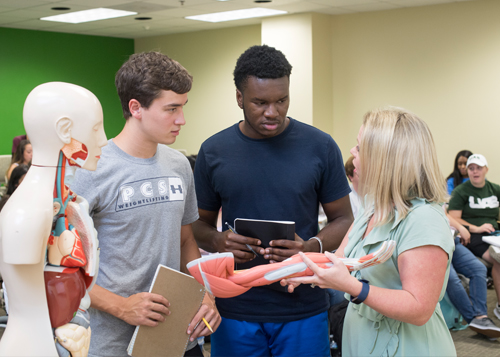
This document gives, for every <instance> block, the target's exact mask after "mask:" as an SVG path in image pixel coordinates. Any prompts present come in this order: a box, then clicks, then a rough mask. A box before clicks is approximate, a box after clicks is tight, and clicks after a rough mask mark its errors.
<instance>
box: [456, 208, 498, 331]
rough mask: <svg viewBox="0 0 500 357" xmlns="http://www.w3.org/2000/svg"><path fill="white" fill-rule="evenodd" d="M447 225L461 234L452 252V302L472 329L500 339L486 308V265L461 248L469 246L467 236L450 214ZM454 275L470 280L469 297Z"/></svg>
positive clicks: (467, 233) (468, 237)
mask: <svg viewBox="0 0 500 357" xmlns="http://www.w3.org/2000/svg"><path fill="white" fill-rule="evenodd" d="M447 217H448V220H449V221H450V226H452V227H453V228H455V230H457V231H458V232H459V233H460V236H457V237H455V252H454V253H453V258H452V261H451V267H450V276H449V278H448V286H447V287H446V292H447V293H448V297H449V299H450V301H451V303H452V304H453V305H454V306H455V307H456V308H457V310H458V312H460V314H462V316H463V317H464V319H465V321H466V322H467V323H468V324H469V327H470V329H471V330H473V331H475V332H477V333H480V334H483V335H485V336H488V337H490V338H498V337H500V328H498V327H497V326H495V324H494V322H493V321H491V319H490V318H488V307H487V305H486V289H487V287H486V273H487V272H486V266H485V265H484V264H483V263H481V262H480V261H479V260H478V259H477V258H476V257H475V256H474V254H472V252H471V251H470V250H469V249H467V248H465V247H464V246H463V245H462V242H463V244H464V245H467V244H469V242H470V233H469V231H468V230H467V229H465V227H464V226H463V225H461V224H460V223H458V222H457V221H456V220H455V219H454V218H453V217H451V216H450V215H449V214H448V215H447ZM457 273H459V274H462V275H464V276H465V277H467V278H469V295H467V292H466V291H465V288H464V286H463V285H462V282H461V281H460V278H459V277H458V275H457Z"/></svg>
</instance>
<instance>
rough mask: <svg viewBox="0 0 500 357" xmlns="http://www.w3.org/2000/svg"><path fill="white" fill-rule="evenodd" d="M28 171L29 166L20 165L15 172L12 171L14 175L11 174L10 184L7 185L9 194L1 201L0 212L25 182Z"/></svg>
mask: <svg viewBox="0 0 500 357" xmlns="http://www.w3.org/2000/svg"><path fill="white" fill-rule="evenodd" d="M28 169H29V165H24V164H21V165H18V166H17V167H16V168H15V169H14V170H12V173H11V174H10V180H9V183H8V185H7V192H6V193H5V195H4V196H3V197H2V200H1V201H0V211H1V210H2V208H3V206H5V204H6V203H7V201H8V199H9V198H10V196H12V194H13V193H14V191H15V190H16V188H17V187H18V186H19V185H20V184H21V182H23V180H24V177H25V176H26V173H27V172H28Z"/></svg>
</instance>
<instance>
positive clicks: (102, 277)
mask: <svg viewBox="0 0 500 357" xmlns="http://www.w3.org/2000/svg"><path fill="white" fill-rule="evenodd" d="M71 189H72V190H73V191H74V192H75V193H76V194H78V195H81V196H82V197H84V198H86V199H87V201H88V202H89V207H90V214H91V216H92V217H93V220H94V225H95V228H96V229H97V232H98V236H97V238H98V239H99V247H100V265H99V275H98V277H97V284H98V285H100V286H102V287H103V288H105V289H108V290H110V291H111V292H113V293H115V294H118V295H120V296H123V297H128V296H130V295H133V294H136V293H139V292H143V291H149V288H150V285H151V282H152V279H153V276H154V274H155V271H156V268H157V266H158V264H164V265H166V266H168V267H170V268H173V269H177V270H180V255H181V251H180V248H181V239H180V232H181V226H182V225H186V224H190V223H193V222H194V221H196V220H197V219H198V209H197V205H196V194H195V190H194V181H193V174H192V170H191V166H190V165H189V162H188V160H187V159H186V157H185V156H184V155H183V154H181V153H180V152H178V151H177V150H173V149H171V148H169V147H167V146H165V145H158V150H157V152H156V154H155V155H154V156H153V157H152V158H149V159H140V158H136V157H132V156H130V155H128V154H126V153H125V152H124V151H122V150H121V149H120V148H119V147H118V146H116V145H115V144H114V143H113V141H112V140H109V141H108V145H107V146H105V147H104V148H103V149H102V155H101V160H99V163H98V165H97V170H96V171H87V170H77V173H76V175H75V179H74V181H73V183H72V184H71ZM89 312H90V325H91V329H92V338H91V343H90V352H89V356H113V357H114V356H128V355H127V352H126V349H127V346H128V343H129V341H130V339H131V337H132V334H133V332H134V328H135V327H134V326H131V325H129V324H127V323H125V322H124V321H122V320H120V319H118V318H116V317H114V316H112V315H109V314H107V313H104V312H102V311H98V310H95V309H92V308H91V309H90V310H89ZM165 338H168V336H165ZM191 345H192V344H190V345H189V347H192V346H191ZM189 347H188V349H189Z"/></svg>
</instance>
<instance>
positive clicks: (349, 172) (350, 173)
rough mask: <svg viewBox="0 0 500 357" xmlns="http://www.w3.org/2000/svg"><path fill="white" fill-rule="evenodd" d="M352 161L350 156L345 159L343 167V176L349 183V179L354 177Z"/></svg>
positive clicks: (352, 158)
mask: <svg viewBox="0 0 500 357" xmlns="http://www.w3.org/2000/svg"><path fill="white" fill-rule="evenodd" d="M353 160H354V156H353V155H351V157H350V158H348V159H347V161H346V162H345V165H344V170H345V175H346V176H347V177H348V178H349V181H351V177H353V176H354V164H353V163H352V161H353Z"/></svg>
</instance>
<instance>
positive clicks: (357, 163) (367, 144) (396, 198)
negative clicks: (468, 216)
mask: <svg viewBox="0 0 500 357" xmlns="http://www.w3.org/2000/svg"><path fill="white" fill-rule="evenodd" d="M351 153H352V154H353V155H354V161H353V163H354V167H355V171H356V172H357V173H358V174H359V179H360V182H359V189H360V194H361V197H364V202H363V205H362V207H361V208H360V211H359V213H358V216H357V218H356V220H355V221H354V223H353V225H352V226H351V228H350V229H349V232H348V233H347V235H346V236H345V238H344V240H343V241H342V244H341V245H340V247H339V249H338V250H337V252H336V253H335V255H334V254H329V253H326V254H327V255H328V257H329V258H330V259H331V260H332V262H333V263H334V266H333V267H332V268H330V269H326V270H324V269H319V268H318V267H317V266H315V264H314V263H313V262H312V261H310V260H309V259H308V258H307V257H305V256H304V255H303V256H302V259H303V260H304V261H305V262H306V263H307V265H308V266H309V267H310V268H311V269H312V271H313V272H314V273H315V274H314V275H313V276H311V277H302V278H290V279H287V280H284V281H282V285H285V284H289V291H290V292H292V291H293V289H294V288H296V287H297V286H298V285H299V284H313V286H319V287H321V288H332V289H336V290H341V291H345V292H346V295H345V297H346V298H347V299H350V300H351V303H350V304H349V307H348V309H347V313H346V317H345V322H344V330H343V341H342V346H343V348H342V355H343V356H367V355H370V356H382V355H383V356H386V355H389V356H404V355H415V356H455V355H456V351H455V347H454V345H453V341H452V339H451V336H450V333H449V331H448V328H447V326H446V323H445V321H444V318H443V315H442V313H441V309H440V306H439V303H438V302H439V301H440V300H441V299H442V297H443V295H444V293H445V289H446V282H447V280H448V274H449V269H450V260H451V256H452V252H453V249H454V244H453V240H452V238H451V234H450V229H449V224H448V222H447V220H446V217H445V213H444V210H443V209H442V207H441V204H442V202H444V201H445V197H446V189H445V182H444V180H443V176H442V174H441V171H440V169H439V166H438V162H437V158H436V152H435V147H434V141H433V139H432V135H431V133H430V131H429V128H428V127H427V125H426V124H425V122H424V121H422V120H421V119H420V118H418V117H417V116H416V115H414V114H412V113H409V112H407V111H406V110H404V109H400V108H388V109H380V110H374V111H372V112H369V113H367V114H366V115H365V117H364V121H363V125H362V126H361V129H360V130H359V134H358V145H356V146H355V147H354V148H353V149H352V150H351ZM387 240H394V241H396V243H397V247H396V249H395V251H394V253H393V256H392V259H389V260H388V261H387V262H385V263H383V264H381V265H377V266H374V267H371V268H367V269H364V270H362V271H358V272H353V273H352V275H350V274H349V272H348V271H347V268H346V267H345V266H344V264H343V263H342V262H341V261H340V260H339V259H338V257H343V256H346V257H352V258H354V257H360V256H362V255H365V254H368V253H370V252H372V251H374V250H376V249H377V248H378V247H379V246H380V244H381V243H382V242H384V241H387Z"/></svg>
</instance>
